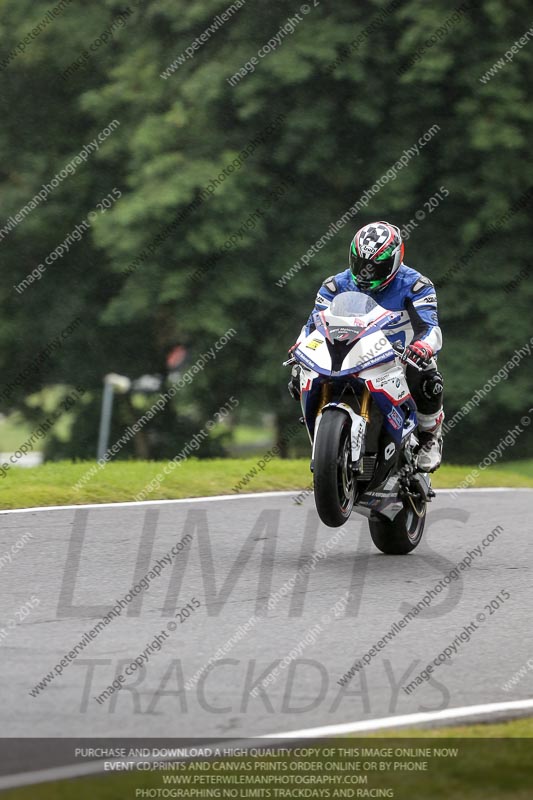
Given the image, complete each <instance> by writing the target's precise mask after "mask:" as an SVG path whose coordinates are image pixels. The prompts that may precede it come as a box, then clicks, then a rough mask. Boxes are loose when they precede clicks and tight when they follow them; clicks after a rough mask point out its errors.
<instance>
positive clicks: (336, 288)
mask: <svg viewBox="0 0 533 800" xmlns="http://www.w3.org/2000/svg"><path fill="white" fill-rule="evenodd" d="M350 280H351V272H350V270H349V269H346V270H344V271H343V272H338V273H337V274H336V275H330V276H329V278H326V279H325V280H323V281H322V286H323V287H325V288H326V289H327V290H328V292H331V294H337V292H342V291H346V288H347V287H348V286H349V283H350Z"/></svg>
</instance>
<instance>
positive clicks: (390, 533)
mask: <svg viewBox="0 0 533 800" xmlns="http://www.w3.org/2000/svg"><path fill="white" fill-rule="evenodd" d="M417 510H418V514H417V513H416V512H415V511H414V510H413V508H412V507H411V505H410V504H409V503H407V505H406V507H405V508H403V509H402V510H401V511H399V512H398V514H397V515H396V516H395V517H394V519H393V520H390V519H387V518H386V517H383V516H380V515H378V514H372V516H371V517H370V519H369V521H368V524H369V526H370V535H371V537H372V541H373V542H374V544H375V545H376V547H377V548H378V550H381V552H382V553H386V554H387V555H391V556H403V555H406V553H410V552H411V550H414V549H415V547H418V545H419V544H420V540H421V539H422V534H423V533H424V525H425V524H426V504H425V503H423V505H422V507H419V508H418V509H417ZM419 515H420V516H419Z"/></svg>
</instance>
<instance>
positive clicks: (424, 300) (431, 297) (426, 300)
mask: <svg viewBox="0 0 533 800" xmlns="http://www.w3.org/2000/svg"><path fill="white" fill-rule="evenodd" d="M436 302H437V295H435V294H428V295H427V296H426V297H421V298H420V299H419V300H415V301H414V303H413V305H414V306H417V307H418V306H432V305H435V304H436Z"/></svg>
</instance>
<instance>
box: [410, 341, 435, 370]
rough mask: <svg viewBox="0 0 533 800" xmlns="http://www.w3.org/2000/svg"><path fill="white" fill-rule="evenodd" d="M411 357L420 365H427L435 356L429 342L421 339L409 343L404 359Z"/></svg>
mask: <svg viewBox="0 0 533 800" xmlns="http://www.w3.org/2000/svg"><path fill="white" fill-rule="evenodd" d="M408 358H410V359H411V360H412V361H414V362H415V363H416V364H418V366H419V367H426V366H427V365H428V364H429V362H430V361H431V359H432V358H433V350H432V349H431V347H430V346H429V344H427V342H422V341H420V340H418V341H416V342H411V344H408V345H407V347H406V348H405V350H404V353H403V360H407V359H408Z"/></svg>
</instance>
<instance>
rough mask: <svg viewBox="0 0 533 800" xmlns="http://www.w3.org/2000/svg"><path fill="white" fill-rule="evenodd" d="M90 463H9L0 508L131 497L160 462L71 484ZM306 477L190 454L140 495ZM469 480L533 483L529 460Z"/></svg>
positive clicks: (298, 469)
mask: <svg viewBox="0 0 533 800" xmlns="http://www.w3.org/2000/svg"><path fill="white" fill-rule="evenodd" d="M94 466H95V464H94V462H81V463H70V462H54V463H49V464H44V465H43V466H40V467H31V468H20V467H18V468H15V467H12V468H10V469H9V470H7V473H6V474H5V475H4V477H2V478H0V508H3V509H9V508H29V507H31V506H50V505H63V504H81V503H106V502H109V503H112V502H124V501H130V500H133V499H134V498H135V496H136V495H137V494H138V493H140V492H142V491H143V489H144V488H145V487H146V486H147V485H148V484H150V482H151V481H153V480H154V479H156V476H157V475H158V474H160V473H161V472H162V470H163V467H164V466H165V464H164V463H162V462H155V461H117V462H114V463H110V464H107V465H106V466H105V467H104V468H103V469H97V471H96V474H94V476H92V477H91V478H90V479H89V480H87V481H86V482H85V483H84V484H83V485H82V486H81V488H79V489H76V488H75V484H76V483H77V482H79V481H81V480H83V478H84V476H86V475H87V474H88V471H89V470H90V469H91V468H94ZM471 470H472V468H471V467H464V466H462V467H458V466H448V465H445V466H443V467H441V469H440V470H439V471H438V472H437V473H436V474H435V476H434V479H433V485H434V486H435V487H436V488H441V489H452V488H455V487H456V486H459V485H460V484H461V482H462V481H463V480H465V479H466V477H467V476H468V475H469V473H470V472H471ZM0 474H1V471H0ZM310 483H311V473H310V472H309V462H308V460H307V459H295V460H281V459H275V460H272V461H270V462H269V463H267V464H266V466H265V467H264V468H263V469H260V468H259V467H258V460H257V459H232V458H229V459H213V460H198V459H194V458H189V459H188V460H187V461H186V462H185V463H183V464H182V466H180V467H177V468H176V469H174V470H173V471H172V472H171V473H170V474H169V475H168V476H166V477H165V478H164V480H163V481H162V482H161V483H160V485H158V486H157V487H156V488H154V490H153V491H151V492H149V493H148V494H146V497H145V498H144V499H146V500H167V499H177V498H184V497H202V496H204V495H217V494H235V493H236V492H235V491H234V490H235V489H237V493H239V494H244V493H246V492H267V491H274V490H295V491H299V490H301V489H304V488H305V487H308V486H309V485H310ZM473 485H474V486H510V487H529V488H533V460H530V461H515V462H510V463H508V464H503V465H500V466H498V467H489V468H488V469H486V470H484V471H483V472H481V473H480V475H479V477H478V478H477V480H476V481H475V483H474V484H473Z"/></svg>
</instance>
